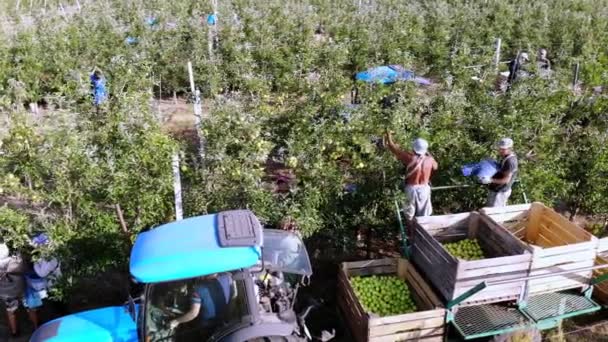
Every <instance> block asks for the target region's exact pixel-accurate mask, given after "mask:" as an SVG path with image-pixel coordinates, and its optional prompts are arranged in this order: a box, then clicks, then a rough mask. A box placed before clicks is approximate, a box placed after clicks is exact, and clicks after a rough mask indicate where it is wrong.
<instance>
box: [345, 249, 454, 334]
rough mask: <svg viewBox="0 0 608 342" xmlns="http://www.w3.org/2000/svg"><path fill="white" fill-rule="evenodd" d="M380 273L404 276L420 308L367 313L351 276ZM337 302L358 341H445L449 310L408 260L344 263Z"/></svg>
mask: <svg viewBox="0 0 608 342" xmlns="http://www.w3.org/2000/svg"><path fill="white" fill-rule="evenodd" d="M381 274H382V275H389V274H392V275H394V274H396V275H397V276H398V277H399V278H401V279H404V280H405V281H406V282H407V284H408V286H409V288H410V293H411V294H412V298H413V300H414V302H415V303H416V306H417V307H418V309H419V311H417V312H414V313H408V314H403V315H395V316H386V317H375V315H374V314H372V313H369V312H366V311H365V309H364V308H363V306H362V305H361V303H360V302H359V300H358V299H357V296H356V295H355V292H354V290H353V288H352V286H351V283H350V280H349V278H350V277H352V276H367V275H381ZM338 304H339V306H340V309H341V310H342V312H343V314H344V316H345V318H346V320H347V323H348V325H349V327H350V329H351V332H352V335H353V337H354V338H355V340H356V341H357V342H366V341H370V342H389V341H390V342H393V341H424V342H434V341H437V342H439V341H443V337H444V332H445V314H446V310H445V309H443V308H442V307H441V303H440V302H439V299H438V298H437V296H436V295H435V294H434V293H433V291H432V290H431V288H430V287H429V286H428V285H427V284H426V283H425V281H424V280H423V279H422V277H421V276H420V274H419V273H418V272H417V271H416V270H415V269H414V267H413V265H412V264H410V263H409V262H408V261H407V260H405V259H397V258H391V259H379V260H366V261H356V262H345V263H342V266H341V269H340V271H339V274H338Z"/></svg>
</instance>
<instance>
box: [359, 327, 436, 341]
mask: <svg viewBox="0 0 608 342" xmlns="http://www.w3.org/2000/svg"><path fill="white" fill-rule="evenodd" d="M443 331H444V329H443V328H430V329H423V330H418V331H410V332H403V333H398V334H394V335H389V336H376V337H374V338H370V340H369V341H370V342H395V341H427V338H433V339H431V340H429V341H434V339H435V338H438V337H439V336H441V337H443Z"/></svg>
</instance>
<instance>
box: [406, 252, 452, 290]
mask: <svg viewBox="0 0 608 342" xmlns="http://www.w3.org/2000/svg"><path fill="white" fill-rule="evenodd" d="M412 252H413V253H412V261H413V262H414V263H416V265H417V266H418V268H419V269H422V270H425V269H426V270H432V269H440V267H438V265H437V264H432V263H431V262H430V261H429V260H428V259H427V258H426V257H425V256H424V254H423V253H422V252H421V251H420V246H419V245H414V246H413V248H412ZM444 265H445V264H443V265H441V266H444ZM444 269H445V270H446V271H445V272H428V273H427V275H426V277H427V279H429V280H430V281H431V282H432V283H433V285H434V286H435V288H436V289H437V290H438V291H439V293H440V295H441V296H442V297H443V298H444V299H449V298H451V297H452V292H453V288H454V286H453V284H454V282H455V278H453V277H455V274H452V271H453V270H454V268H451V269H450V268H444Z"/></svg>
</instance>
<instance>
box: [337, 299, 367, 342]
mask: <svg viewBox="0 0 608 342" xmlns="http://www.w3.org/2000/svg"><path fill="white" fill-rule="evenodd" d="M338 294H340V292H338ZM338 305H339V306H340V309H341V310H342V312H343V313H344V315H345V320H346V324H347V325H348V326H349V328H350V333H351V335H352V336H353V337H354V338H355V341H357V342H367V341H368V336H367V327H366V326H365V322H364V321H363V320H355V319H353V318H352V316H350V312H349V311H347V310H348V305H349V303H346V302H344V299H343V298H342V297H341V296H340V295H338Z"/></svg>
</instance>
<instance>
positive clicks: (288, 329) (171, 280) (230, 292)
mask: <svg viewBox="0 0 608 342" xmlns="http://www.w3.org/2000/svg"><path fill="white" fill-rule="evenodd" d="M130 272H131V275H132V277H133V278H134V279H135V280H136V281H137V282H139V283H143V284H144V285H145V290H144V293H143V295H142V296H141V298H138V300H132V299H130V300H129V302H128V303H127V305H125V306H124V307H113V308H103V309H97V310H93V311H87V312H83V313H77V314H74V315H69V316H66V317H63V318H59V319H57V320H55V321H51V322H49V323H47V324H45V325H43V326H42V327H40V329H38V330H37V331H36V332H35V333H34V335H33V337H32V340H31V341H33V342H38V341H62V342H63V341H84V340H93V339H91V338H90V337H91V336H99V337H100V338H96V339H94V340H95V341H108V342H109V341H125V342H126V341H142V342H143V341H145V342H154V341H167V342H169V341H176V342H179V341H197V342H199V341H235V342H241V341H256V340H263V339H264V338H271V340H272V339H273V338H275V339H283V340H289V341H306V340H308V339H310V337H309V336H307V335H309V334H308V330H307V328H306V326H305V323H304V318H303V317H302V316H300V315H298V314H297V313H296V312H295V311H294V309H293V308H294V304H295V301H296V295H297V292H298V288H299V287H300V286H302V285H305V284H306V283H307V282H308V278H309V277H310V276H311V275H312V268H311V265H310V260H309V258H308V253H307V251H306V248H305V246H304V243H303V242H302V239H301V238H300V237H299V236H297V235H295V234H293V233H290V232H287V231H282V230H273V229H262V226H261V224H260V222H259V221H258V219H257V218H256V217H255V215H253V213H251V212H250V211H248V210H233V211H225V212H221V213H218V214H212V215H205V216H198V217H193V218H189V219H185V220H181V221H176V222H172V223H169V224H165V225H162V226H160V227H157V228H155V229H152V230H150V231H147V232H144V233H141V234H139V235H138V237H137V239H136V241H135V244H134V246H133V249H132V251H131V260H130ZM136 302H137V303H136ZM195 304H196V305H197V306H198V307H199V309H198V310H194V308H195ZM193 312H194V313H193ZM176 320H179V321H181V322H180V323H179V324H172V321H176ZM101 337H103V338H101Z"/></svg>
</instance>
